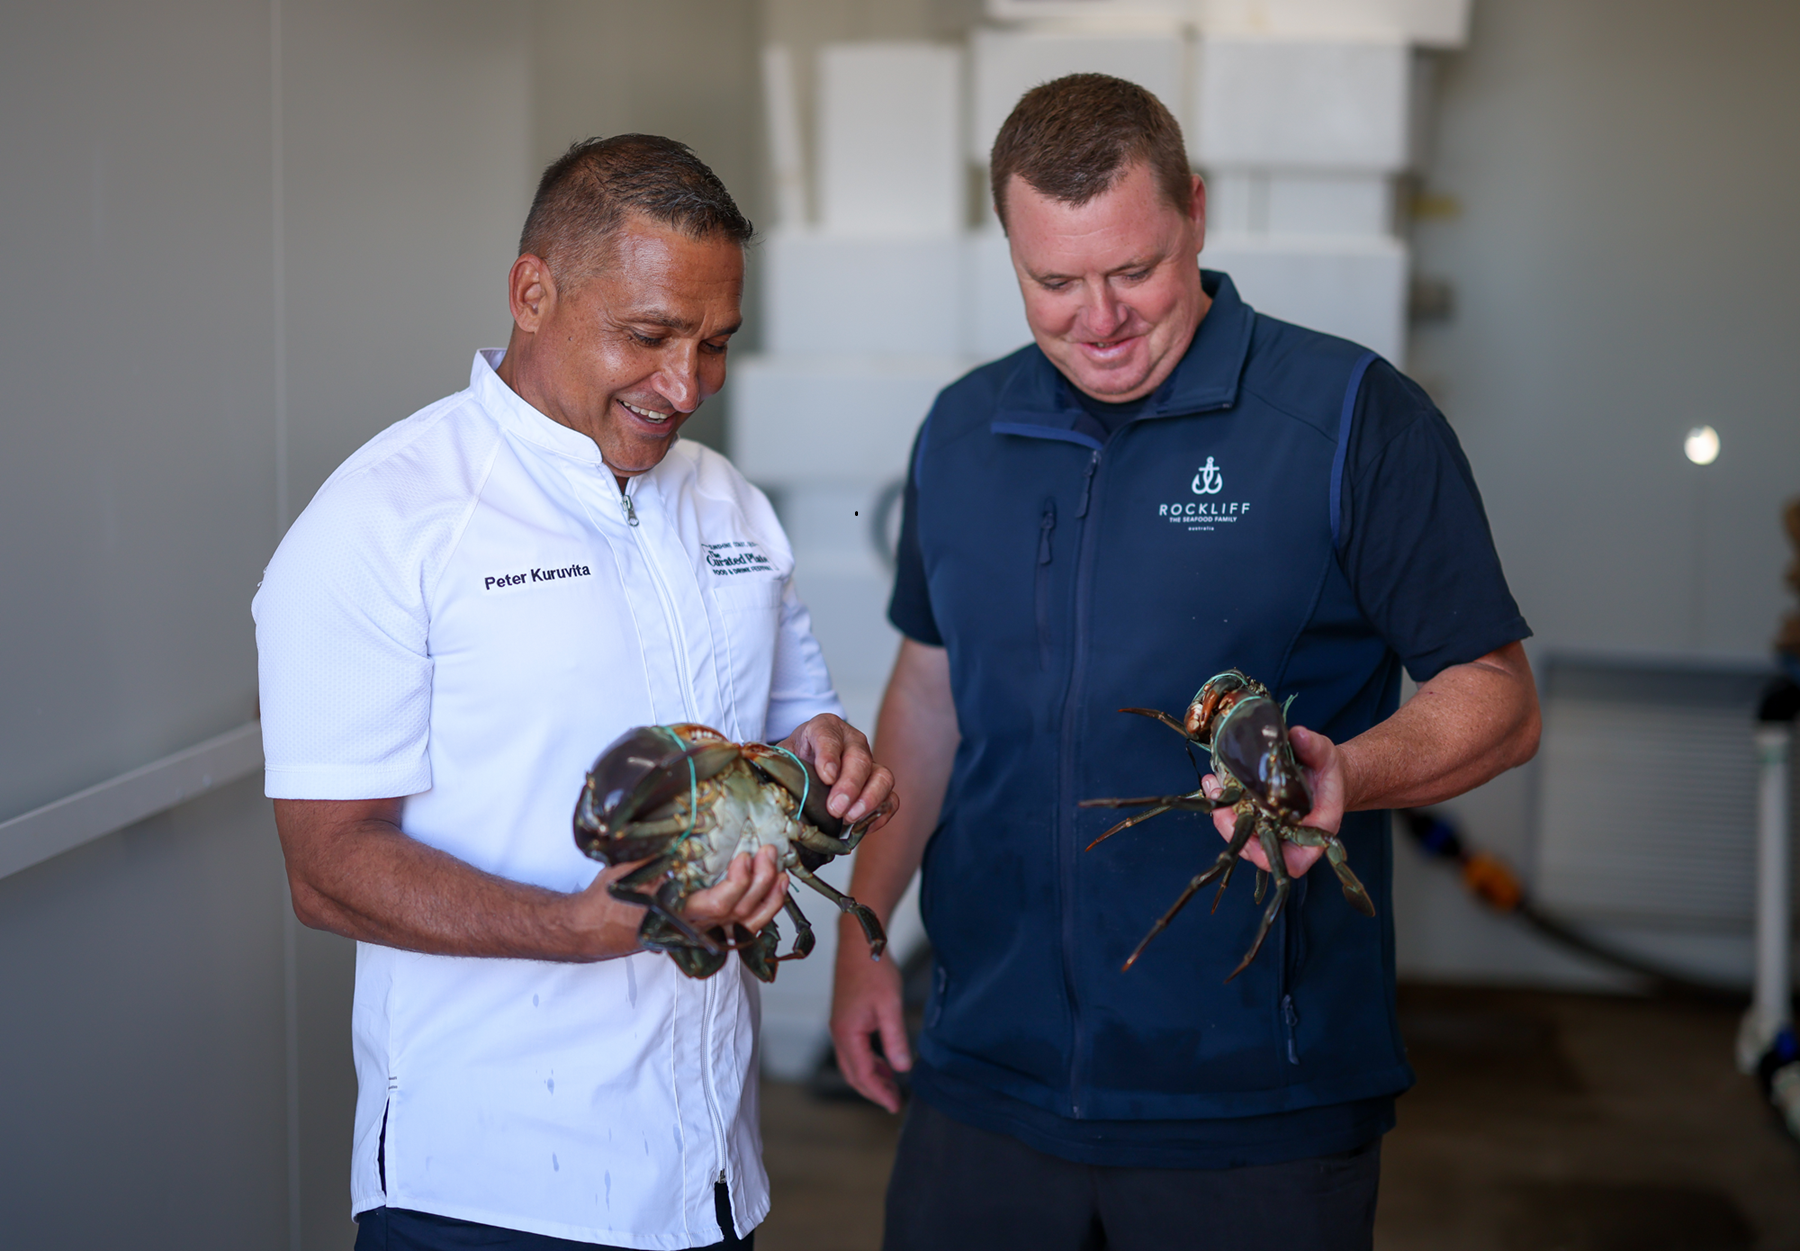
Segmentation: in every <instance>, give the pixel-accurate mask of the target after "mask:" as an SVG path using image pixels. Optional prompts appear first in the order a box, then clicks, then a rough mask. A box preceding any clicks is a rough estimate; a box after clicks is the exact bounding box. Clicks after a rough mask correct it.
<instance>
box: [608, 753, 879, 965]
mask: <svg viewBox="0 0 1800 1251" xmlns="http://www.w3.org/2000/svg"><path fill="white" fill-rule="evenodd" d="M830 789H831V788H830V787H828V786H826V785H825V783H824V782H822V781H821V780H820V779H819V775H818V774H817V773H815V772H814V771H813V768H812V766H811V765H810V764H808V763H807V762H806V761H804V760H802V759H801V758H800V757H798V756H796V755H795V754H794V753H793V752H791V751H788V750H787V749H786V748H785V747H776V746H771V745H770V744H767V743H734V742H732V741H731V740H730V739H728V738H726V737H725V736H724V735H723V734H720V733H719V732H718V731H717V730H714V729H710V728H708V727H707V726H704V725H694V724H683V725H644V726H638V727H637V728H635V729H631V730H627V731H626V732H625V733H624V734H622V735H620V736H619V738H618V740H617V741H615V742H614V743H613V744H612V745H611V746H610V747H608V748H607V749H606V750H605V751H603V752H601V753H600V756H599V758H598V759H597V760H595V761H594V767H593V768H592V769H590V770H589V771H588V775H587V783H586V784H585V785H584V786H583V787H582V788H581V798H580V799H579V800H578V801H577V802H576V804H575V845H576V846H577V847H579V848H581V850H582V851H583V852H584V853H586V854H587V855H589V856H591V857H593V858H594V859H595V860H598V861H600V862H601V863H603V864H606V865H615V864H622V863H627V862H630V861H633V860H642V861H644V863H643V864H641V865H639V866H638V867H637V868H635V869H633V870H632V871H631V872H630V873H627V874H626V875H625V876H623V877H621V878H619V879H618V880H617V881H616V882H613V883H611V884H610V885H609V886H608V887H607V890H608V892H609V893H610V894H611V895H612V897H613V898H614V899H618V900H620V901H622V902H624V903H629V904H634V905H636V906H638V907H641V908H643V909H644V910H645V913H644V920H643V922H642V923H641V924H640V925H639V927H638V941H639V943H640V944H641V945H642V946H643V947H644V948H646V949H647V950H650V951H661V952H666V953H667V954H668V955H669V957H670V958H671V959H673V960H674V961H675V966H676V967H677V968H679V969H680V970H681V971H682V972H683V973H685V974H687V975H688V976H689V977H697V978H703V977H711V976H712V975H713V974H714V973H717V972H718V971H719V969H720V968H722V967H723V966H724V964H725V960H726V956H727V954H728V953H729V952H730V951H733V950H735V951H737V952H738V954H739V957H740V958H741V959H742V960H743V961H744V964H745V965H746V966H747V967H748V968H749V969H750V971H751V973H753V974H755V975H756V976H757V977H758V978H760V979H762V980H763V981H765V982H772V981H774V980H775V971H776V968H777V966H779V965H780V964H781V962H782V961H785V960H801V959H804V958H805V957H806V956H807V954H808V953H809V952H811V951H812V949H813V942H814V940H813V931H812V926H811V925H810V924H808V922H807V920H806V917H805V916H804V915H803V914H802V913H801V911H800V909H799V907H798V906H797V905H796V904H795V903H794V900H793V897H792V895H790V896H789V897H788V898H787V900H786V901H785V902H784V903H783V905H782V906H783V908H784V910H785V911H786V912H787V914H788V915H789V916H790V917H792V918H793V920H794V926H795V934H794V946H793V948H792V950H790V951H789V952H788V953H787V954H786V955H777V954H776V952H777V949H778V947H779V946H780V941H781V935H780V931H779V930H778V929H777V928H776V926H775V924H774V923H773V922H771V923H770V924H768V925H767V926H765V927H764V928H763V931H762V933H760V934H755V935H752V934H749V933H746V932H745V931H744V930H743V929H742V928H741V927H739V928H738V929H737V930H736V932H735V933H733V934H726V933H724V931H723V929H722V928H721V927H717V926H715V927H714V928H713V929H712V930H711V931H710V932H706V933H702V932H701V931H700V930H697V929H695V928H694V926H693V925H691V924H690V923H689V922H688V921H687V919H686V918H685V917H683V916H682V915H681V906H682V904H683V903H684V902H686V900H687V898H688V896H690V895H692V894H694V893H695V892H696V891H701V890H705V889H706V888H707V887H709V886H712V885H715V884H716V883H718V882H719V881H721V880H722V879H723V878H724V877H725V873H726V870H727V869H728V868H729V867H730V865H731V861H732V858H733V857H734V856H736V855H737V854H738V853H739V852H751V853H754V852H755V851H756V850H757V848H759V847H762V846H765V845H772V846H774V847H776V848H778V849H780V864H781V867H782V868H784V869H786V870H787V872H788V873H789V874H790V875H791V876H792V877H794V878H795V879H797V880H799V881H801V882H804V883H806V884H807V885H808V886H810V887H812V888H813V889H814V890H815V891H818V892H819V894H821V895H823V896H825V898H827V899H829V900H830V901H831V902H832V903H833V904H835V905H837V907H838V909H839V910H840V911H843V912H848V913H850V914H851V915H852V916H854V917H855V918H856V919H857V921H858V922H859V923H860V924H861V925H862V930H863V935H864V937H866V938H867V939H868V942H869V953H870V955H871V956H872V957H873V958H875V959H877V960H879V959H880V958H881V953H882V949H883V948H884V947H885V946H886V945H887V938H886V936H885V935H884V934H883V933H882V929H881V922H880V921H879V920H878V919H877V918H876V916H875V914H874V913H873V912H871V911H870V910H869V909H868V908H866V907H864V906H863V905H862V904H859V903H857V902H856V900H854V899H852V898H850V897H849V896H848V895H845V894H843V893H841V892H839V891H836V890H833V889H832V888H831V886H829V885H828V884H826V883H825V882H822V881H820V880H819V879H818V878H817V877H815V876H814V875H813V871H814V870H816V869H818V868H819V867H820V866H821V865H823V864H825V863H827V862H828V861H830V860H832V859H833V858H834V857H837V856H841V855H844V854H846V853H847V852H850V851H853V850H854V849H855V847H856V845H857V843H859V842H861V841H862V836H863V834H864V833H865V832H866V831H867V829H868V827H869V826H870V825H871V824H872V823H873V822H874V821H875V820H876V818H877V817H878V816H879V815H880V810H879V809H878V810H877V811H876V812H872V813H870V814H869V815H868V816H866V817H864V818H862V819H861V820H860V821H857V822H856V823H855V824H852V825H845V824H844V822H842V821H840V820H839V819H838V818H837V817H834V816H832V815H831V812H830V811H829V810H828V809H827V808H826V806H825V800H826V796H827V795H828V794H829V793H830Z"/></svg>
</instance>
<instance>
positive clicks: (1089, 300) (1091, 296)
mask: <svg viewBox="0 0 1800 1251" xmlns="http://www.w3.org/2000/svg"><path fill="white" fill-rule="evenodd" d="M1130 316H1131V311H1130V310H1129V309H1127V308H1126V307H1125V305H1124V304H1123V303H1121V302H1120V300H1119V297H1118V296H1117V295H1115V294H1114V293H1113V290H1112V286H1111V284H1110V283H1106V282H1089V283H1085V284H1083V288H1082V298H1081V328H1082V329H1083V330H1084V331H1086V332H1087V333H1088V334H1090V335H1093V336H1094V337H1095V338H1100V339H1105V338H1110V337H1111V336H1112V335H1114V334H1117V333H1118V331H1119V328H1120V327H1121V326H1123V325H1124V324H1125V322H1126V321H1127V320H1128V319H1129V318H1130Z"/></svg>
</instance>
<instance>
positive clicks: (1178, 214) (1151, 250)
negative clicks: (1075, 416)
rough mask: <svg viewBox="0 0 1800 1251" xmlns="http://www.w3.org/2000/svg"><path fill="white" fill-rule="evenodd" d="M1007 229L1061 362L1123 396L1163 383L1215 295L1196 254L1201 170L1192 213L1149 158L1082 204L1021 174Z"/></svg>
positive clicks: (1095, 392) (1033, 320) (1100, 390)
mask: <svg viewBox="0 0 1800 1251" xmlns="http://www.w3.org/2000/svg"><path fill="white" fill-rule="evenodd" d="M1006 229H1007V237H1008V239H1009V240H1010V242H1011V245H1012V261H1013V270H1014V272H1015V273H1017V275H1018V278H1019V290H1020V293H1021V294H1022V295H1023V296H1024V297H1025V320H1026V321H1027V322H1029V323H1030V325H1031V334H1032V337H1033V338H1034V339H1036V340H1037V344H1038V346H1039V347H1040V348H1042V349H1043V351H1044V355H1046V356H1048V357H1049V358H1050V361H1051V363H1052V364H1054V365H1055V366H1056V367H1057V369H1059V370H1061V371H1062V373H1063V375H1064V376H1065V377H1067V378H1068V379H1069V381H1071V382H1073V383H1074V384H1075V385H1076V386H1078V387H1080V388H1081V389H1082V390H1083V391H1085V392H1086V393H1087V394H1089V395H1091V396H1093V397H1094V398H1095V399H1099V400H1106V401H1109V402H1113V403H1118V402H1121V401H1125V400H1134V399H1137V398H1138V397H1140V396H1144V395H1148V394H1150V393H1151V392H1152V391H1154V390H1155V389H1156V388H1157V387H1159V386H1161V385H1162V382H1163V380H1164V379H1165V378H1167V377H1168V376H1169V375H1170V374H1171V373H1173V372H1174V370H1175V366H1176V365H1177V364H1179V363H1180V361H1181V357H1182V354H1183V353H1184V352H1186V351H1187V347H1188V344H1189V343H1190V342H1192V341H1193V337H1194V330H1195V328H1196V327H1198V326H1199V324H1200V319H1201V318H1202V317H1203V316H1205V314H1206V310H1207V308H1208V307H1209V306H1210V304H1211V301H1210V300H1209V299H1208V298H1207V295H1206V292H1205V291H1203V290H1202V289H1201V286H1200V269H1199V266H1198V264H1197V263H1196V262H1195V257H1196V255H1197V254H1198V253H1199V251H1200V246H1201V244H1202V243H1203V242H1204V241H1205V237H1206V189H1205V187H1204V186H1203V185H1202V184H1201V182H1200V180H1199V179H1198V178H1195V179H1194V180H1193V184H1192V200H1191V203H1190V204H1189V205H1188V207H1187V211H1185V212H1184V211H1182V210H1180V209H1177V208H1176V207H1175V206H1174V205H1172V204H1170V203H1169V201H1168V199H1167V198H1166V197H1165V196H1164V195H1163V193H1162V191H1161V189H1160V188H1159V187H1158V185H1157V182H1156V179H1155V177H1154V176H1153V174H1152V173H1151V170H1150V167H1149V165H1147V164H1144V163H1142V162H1139V163H1137V164H1134V165H1133V166H1131V167H1130V168H1129V169H1127V170H1126V171H1125V172H1124V174H1123V175H1122V176H1121V177H1120V178H1119V180H1118V182H1116V183H1114V184H1113V186H1112V187H1111V188H1110V189H1108V190H1107V191H1106V192H1104V193H1103V194H1101V195H1098V196H1096V197H1094V198H1093V199H1092V200H1089V201H1088V202H1087V203H1086V204H1080V205H1076V204H1066V203H1064V202H1062V201H1060V200H1053V199H1051V198H1050V197H1049V196H1046V195H1043V194H1042V193H1040V192H1039V191H1037V190H1035V189H1034V188H1033V187H1032V186H1031V185H1030V184H1029V183H1027V182H1026V181H1025V180H1024V179H1023V178H1021V177H1019V176H1018V175H1017V174H1014V175H1013V177H1012V181H1011V183H1010V184H1009V185H1008V187H1007V192H1006Z"/></svg>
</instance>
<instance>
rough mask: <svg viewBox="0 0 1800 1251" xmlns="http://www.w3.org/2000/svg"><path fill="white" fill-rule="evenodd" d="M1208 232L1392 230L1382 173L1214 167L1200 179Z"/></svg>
mask: <svg viewBox="0 0 1800 1251" xmlns="http://www.w3.org/2000/svg"><path fill="white" fill-rule="evenodd" d="M1206 192H1207V194H1206V224H1207V228H1208V229H1209V230H1223V231H1228V232H1237V233H1243V234H1298V235H1356V236H1371V235H1375V236H1384V235H1391V234H1393V233H1394V180H1393V178H1392V177H1391V176H1390V175H1388V174H1367V173H1365V174H1334V173H1294V172H1290V171H1274V172H1271V171H1268V170H1260V169H1243V168H1235V169H1220V170H1217V171H1215V172H1213V173H1212V174H1211V175H1209V176H1208V177H1207V180H1206Z"/></svg>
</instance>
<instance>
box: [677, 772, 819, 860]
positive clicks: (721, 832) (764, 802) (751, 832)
mask: <svg viewBox="0 0 1800 1251" xmlns="http://www.w3.org/2000/svg"><path fill="white" fill-rule="evenodd" d="M745 772H746V773H748V770H746V771H745ZM767 786H768V784H767V783H764V782H762V781H760V780H759V779H757V778H754V777H731V778H727V779H725V784H724V785H723V786H722V787H720V793H719V795H718V797H717V798H716V799H715V800H714V801H713V804H712V812H711V814H710V816H711V822H712V825H713V830H714V832H713V833H712V834H711V835H710V836H709V837H707V838H706V839H705V840H704V845H705V851H704V852H703V854H702V855H701V857H700V867H701V869H702V873H701V875H700V876H701V879H702V880H703V881H705V882H706V883H708V884H711V883H715V882H718V881H720V880H722V879H723V878H724V876H725V871H726V870H727V869H728V868H730V866H731V861H732V859H733V858H734V857H735V856H737V855H739V854H740V853H742V854H745V855H755V854H756V852H757V850H758V849H759V848H762V847H774V848H776V849H777V850H778V851H779V853H780V857H781V864H782V867H783V868H786V867H787V866H788V865H790V864H791V863H792V862H793V860H794V855H795V853H794V850H793V844H792V842H791V840H792V839H793V837H794V836H795V835H796V834H798V833H799V831H800V827H799V826H798V825H797V824H796V823H795V821H794V819H793V818H792V817H791V816H789V815H788V814H787V813H786V812H784V811H782V810H781V808H780V806H779V805H778V803H777V801H776V800H775V797H774V796H773V795H771V794H770V793H769V792H768V791H767V790H766V789H765V787H767Z"/></svg>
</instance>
